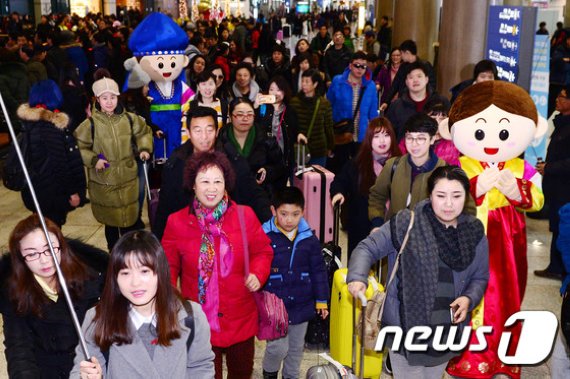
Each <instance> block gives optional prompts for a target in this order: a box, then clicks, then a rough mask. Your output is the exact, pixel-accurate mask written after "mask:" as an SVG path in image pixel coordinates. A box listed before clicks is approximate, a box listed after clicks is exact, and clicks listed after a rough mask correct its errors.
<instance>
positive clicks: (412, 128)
mask: <svg viewBox="0 0 570 379" xmlns="http://www.w3.org/2000/svg"><path fill="white" fill-rule="evenodd" d="M404 132H406V133H428V134H429V135H430V136H432V137H433V136H435V134H436V133H437V121H435V120H434V119H433V118H431V117H429V116H428V115H426V114H424V113H418V114H415V115H413V116H412V117H410V118H409V119H408V121H406V124H405V125H404Z"/></svg>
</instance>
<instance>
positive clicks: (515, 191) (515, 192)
mask: <svg viewBox="0 0 570 379" xmlns="http://www.w3.org/2000/svg"><path fill="white" fill-rule="evenodd" d="M497 189H498V190H499V191H501V193H502V194H503V195H505V196H506V197H507V198H509V199H511V200H515V201H521V200H522V196H521V192H520V190H519V186H518V185H517V178H515V175H514V174H513V173H512V172H511V170H503V171H501V173H500V174H499V179H498V181H497Z"/></svg>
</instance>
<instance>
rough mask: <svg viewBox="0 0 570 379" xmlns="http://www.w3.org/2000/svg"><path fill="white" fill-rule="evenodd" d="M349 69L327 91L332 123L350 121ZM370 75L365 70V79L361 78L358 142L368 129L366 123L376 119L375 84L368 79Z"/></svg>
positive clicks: (337, 77)
mask: <svg viewBox="0 0 570 379" xmlns="http://www.w3.org/2000/svg"><path fill="white" fill-rule="evenodd" d="M349 74H350V68H347V69H346V70H344V73H343V74H342V75H337V76H335V77H334V78H333V80H332V84H331V86H330V87H329V90H328V91H327V99H328V100H329V102H330V103H331V107H332V110H333V111H332V118H333V121H334V122H339V121H341V120H345V119H352V117H353V116H354V112H353V110H352V107H353V106H352V96H353V93H352V85H351V84H350V83H349V82H348V75H349ZM371 75H372V73H371V72H370V70H367V73H366V77H362V88H363V89H364V90H363V91H362V90H361V91H362V96H363V97H362V100H361V101H360V115H359V116H358V117H359V119H358V142H362V140H363V139H364V136H365V134H366V129H367V128H368V122H369V121H370V120H372V119H373V118H375V117H378V94H377V93H376V84H375V83H374V81H373V80H370V79H369V77H370V76H371Z"/></svg>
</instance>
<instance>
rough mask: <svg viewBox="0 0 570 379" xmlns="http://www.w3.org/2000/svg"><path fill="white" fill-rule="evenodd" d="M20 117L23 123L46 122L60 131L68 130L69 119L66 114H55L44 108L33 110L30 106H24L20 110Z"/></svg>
mask: <svg viewBox="0 0 570 379" xmlns="http://www.w3.org/2000/svg"><path fill="white" fill-rule="evenodd" d="M18 117H19V118H20V119H22V120H23V121H31V122H35V121H46V122H50V123H52V124H54V125H55V127H56V128H58V129H62V130H63V129H66V128H67V125H68V124H69V117H68V116H67V115H66V114H65V113H55V112H52V111H50V110H47V109H43V108H32V107H30V105H29V104H27V103H26V104H22V105H20V107H19V108H18Z"/></svg>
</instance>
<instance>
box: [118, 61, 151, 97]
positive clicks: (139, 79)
mask: <svg viewBox="0 0 570 379" xmlns="http://www.w3.org/2000/svg"><path fill="white" fill-rule="evenodd" d="M123 66H125V70H127V71H128V73H129V74H128V77H127V83H126V88H127V89H128V88H142V87H144V86H145V85H147V84H148V83H150V76H148V74H147V73H146V72H145V71H144V70H143V69H142V67H141V65H140V64H139V63H138V62H137V58H135V57H132V58H129V59H127V60H126V61H125V63H123ZM123 90H125V88H123Z"/></svg>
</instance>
